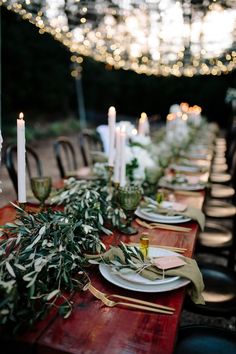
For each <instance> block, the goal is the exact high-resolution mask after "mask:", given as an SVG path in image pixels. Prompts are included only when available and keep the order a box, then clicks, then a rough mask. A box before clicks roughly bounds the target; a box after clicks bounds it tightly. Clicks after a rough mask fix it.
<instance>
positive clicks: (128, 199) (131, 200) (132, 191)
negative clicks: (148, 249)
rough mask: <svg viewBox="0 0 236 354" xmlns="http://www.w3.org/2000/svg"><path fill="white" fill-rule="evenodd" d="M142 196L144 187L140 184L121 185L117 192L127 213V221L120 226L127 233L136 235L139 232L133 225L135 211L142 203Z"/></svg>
mask: <svg viewBox="0 0 236 354" xmlns="http://www.w3.org/2000/svg"><path fill="white" fill-rule="evenodd" d="M141 197H142V188H141V187H140V186H125V187H120V188H119V189H118V193H117V199H118V203H119V205H120V207H121V208H122V209H123V210H124V212H125V215H126V222H125V224H124V225H121V226H120V228H119V229H120V231H121V232H122V233H124V234H127V235H134V234H136V233H137V232H138V230H137V229H135V228H134V227H132V226H131V222H132V220H133V216H134V212H135V210H136V208H137V206H138V205H139V203H140V200H141Z"/></svg>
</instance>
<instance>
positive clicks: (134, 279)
mask: <svg viewBox="0 0 236 354" xmlns="http://www.w3.org/2000/svg"><path fill="white" fill-rule="evenodd" d="M148 255H149V257H167V256H179V254H178V253H176V252H173V251H169V250H165V249H163V248H157V247H149V250H148ZM112 268H113V269H114V271H115V272H116V273H115V274H117V275H118V276H120V277H121V278H123V279H125V280H127V281H129V282H131V283H136V284H142V285H148V286H149V285H160V284H166V283H171V282H172V281H176V280H177V279H179V278H180V277H179V276H176V277H166V278H163V279H157V280H149V279H147V278H144V277H142V276H141V275H139V274H138V273H136V272H135V271H134V270H132V269H130V273H122V272H120V271H119V270H118V271H116V268H115V267H112Z"/></svg>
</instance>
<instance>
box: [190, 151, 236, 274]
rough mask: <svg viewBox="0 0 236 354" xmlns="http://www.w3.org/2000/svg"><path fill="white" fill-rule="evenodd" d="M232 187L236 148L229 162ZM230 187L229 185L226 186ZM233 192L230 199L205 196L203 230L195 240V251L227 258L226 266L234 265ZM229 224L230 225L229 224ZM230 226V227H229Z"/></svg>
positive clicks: (234, 184)
mask: <svg viewBox="0 0 236 354" xmlns="http://www.w3.org/2000/svg"><path fill="white" fill-rule="evenodd" d="M231 176H232V189H233V191H234V190H235V189H236V150H235V151H234V155H233V156H232V164H231ZM228 188H230V187H228ZM235 202H236V198H235V194H234V193H233V196H232V201H231V202H228V201H226V200H222V198H212V197H210V198H207V200H206V202H205V204H204V207H203V210H204V213H205V214H206V216H207V220H206V226H205V230H204V231H202V232H200V233H199V235H198V241H197V248H196V250H197V252H198V253H199V252H200V253H211V254H216V255H220V256H225V257H226V258H227V263H228V267H229V268H231V269H234V265H235V250H234V248H235V246H234V243H235V238H236V226H235V225H236V207H235ZM230 224H231V226H230ZM229 226H230V227H229Z"/></svg>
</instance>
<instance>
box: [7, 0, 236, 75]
mask: <svg viewBox="0 0 236 354" xmlns="http://www.w3.org/2000/svg"><path fill="white" fill-rule="evenodd" d="M0 5H4V6H6V7H7V9H9V10H12V11H14V12H16V13H18V14H19V15H20V16H22V18H23V19H25V20H28V21H30V22H31V23H33V24H34V25H36V26H37V27H38V28H39V33H41V34H43V33H50V34H51V35H52V36H53V37H54V38H55V39H56V40H58V41H60V42H61V43H63V44H64V45H65V46H66V47H68V48H69V50H70V51H71V52H72V55H71V60H72V61H73V62H75V63H79V64H81V63H82V61H83V57H84V56H89V57H92V58H94V59H95V60H97V61H101V62H104V63H106V64H107V65H108V66H109V67H114V68H115V69H120V68H122V69H125V70H133V71H135V72H137V73H139V74H141V73H143V74H147V75H162V76H168V75H175V76H177V77H179V76H182V75H185V76H188V77H192V76H194V75H199V74H200V75H201V74H202V75H210V74H211V75H220V74H227V73H229V72H230V71H232V70H234V69H235V68H236V2H235V1H234V0H221V1H220V0H181V1H175V0H143V1H142V0H94V1H88V0H87V1H84V0H41V1H40V0H25V1H21V0H18V1H14V0H2V1H0Z"/></svg>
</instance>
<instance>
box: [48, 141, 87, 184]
mask: <svg viewBox="0 0 236 354" xmlns="http://www.w3.org/2000/svg"><path fill="white" fill-rule="evenodd" d="M53 147H54V156H55V158H56V161H57V167H58V170H59V174H60V177H61V178H62V179H64V178H69V177H75V178H77V179H88V178H90V176H91V175H90V172H91V171H90V168H88V167H86V166H84V167H80V168H78V164H77V159H76V150H75V148H74V146H73V144H72V143H71V142H70V140H69V139H68V138H66V137H63V136H62V137H59V138H58V139H57V140H56V141H55V142H54V144H53Z"/></svg>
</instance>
